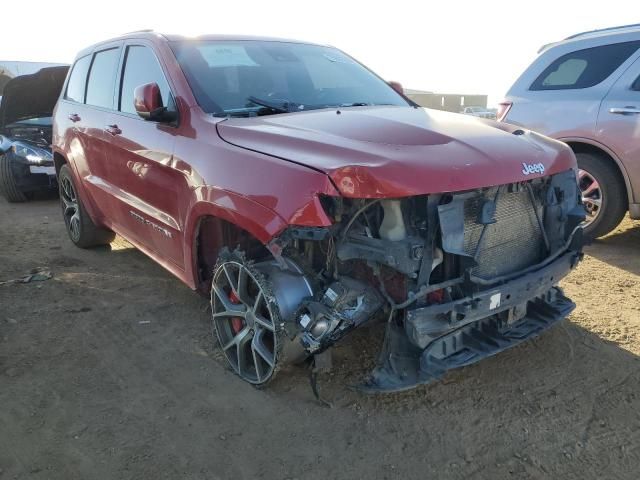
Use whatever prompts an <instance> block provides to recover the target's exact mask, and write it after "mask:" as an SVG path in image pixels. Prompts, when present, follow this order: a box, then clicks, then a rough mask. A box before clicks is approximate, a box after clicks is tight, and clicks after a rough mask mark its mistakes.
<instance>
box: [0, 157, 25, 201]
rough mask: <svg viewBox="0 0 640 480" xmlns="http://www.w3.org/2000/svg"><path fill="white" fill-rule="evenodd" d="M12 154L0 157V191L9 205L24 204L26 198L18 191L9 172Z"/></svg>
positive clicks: (14, 180) (11, 173)
mask: <svg viewBox="0 0 640 480" xmlns="http://www.w3.org/2000/svg"><path fill="white" fill-rule="evenodd" d="M11 160H12V153H11V152H7V153H5V154H4V155H0V190H2V195H3V196H4V198H6V199H7V202H9V203H20V202H26V201H27V196H26V195H25V194H24V193H23V192H21V191H20V189H19V188H18V185H17V184H16V179H15V177H14V176H13V172H12V171H11Z"/></svg>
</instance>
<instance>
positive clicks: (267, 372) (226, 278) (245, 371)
mask: <svg viewBox="0 0 640 480" xmlns="http://www.w3.org/2000/svg"><path fill="white" fill-rule="evenodd" d="M211 309H212V314H213V324H214V329H215V331H216V335H217V337H218V341H219V343H220V347H221V349H222V351H223V352H224V354H225V357H226V358H227V360H228V362H229V364H230V365H231V367H232V368H233V369H234V370H235V372H236V373H237V374H238V375H239V376H240V377H241V378H243V379H244V380H246V381H248V382H250V383H252V384H256V385H260V384H263V383H266V382H268V381H269V380H270V379H271V377H272V376H273V373H274V370H275V367H276V361H277V355H276V352H277V351H278V350H277V347H278V345H277V341H278V340H277V335H276V324H275V322H274V315H273V310H272V307H271V305H270V302H269V296H268V289H267V285H266V280H265V279H264V277H262V275H260V274H259V273H258V272H255V271H252V269H251V268H250V267H249V266H247V265H245V264H244V263H242V262H240V261H235V260H230V261H225V262H223V263H221V264H219V265H218V267H217V268H216V270H215V272H214V275H213V281H212V284H211Z"/></svg>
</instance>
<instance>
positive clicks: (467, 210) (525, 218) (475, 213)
mask: <svg viewBox="0 0 640 480" xmlns="http://www.w3.org/2000/svg"><path fill="white" fill-rule="evenodd" d="M497 190H498V187H494V188H490V189H488V190H486V191H484V192H483V193H482V194H480V195H478V196H477V197H473V198H470V199H468V200H466V201H465V205H464V227H465V228H464V249H465V252H466V253H467V254H468V255H474V254H475V253H476V249H477V248H479V249H478V252H477V255H476V260H477V262H478V265H477V266H476V267H474V268H473V269H472V273H473V274H474V275H476V276H478V277H480V278H483V279H491V278H494V277H497V276H500V275H505V274H509V273H513V272H516V271H518V270H522V269H524V268H527V267H529V266H531V265H534V264H536V263H538V262H540V261H542V260H543V256H544V252H545V245H544V237H543V235H542V231H541V230H540V227H539V225H538V220H537V219H536V213H535V210H534V205H533V203H532V201H531V197H530V195H529V192H528V191H527V190H526V189H524V188H522V189H520V190H518V191H511V192H510V191H509V188H508V186H502V187H501V188H500V193H499V195H498V197H497V200H496V208H495V216H494V218H495V220H496V222H495V223H492V224H488V225H487V226H486V232H485V233H484V235H482V230H483V229H484V228H485V225H483V224H482V223H479V219H480V215H481V210H482V205H483V204H484V203H485V202H486V201H487V200H490V201H493V200H494V199H495V198H496V192H497ZM534 198H535V200H534V202H535V208H536V209H537V210H538V214H539V215H540V218H543V211H544V208H543V206H542V203H541V202H540V200H539V199H538V198H537V196H534ZM481 237H482V241H481V244H480V246H479V247H478V242H479V241H480V238H481Z"/></svg>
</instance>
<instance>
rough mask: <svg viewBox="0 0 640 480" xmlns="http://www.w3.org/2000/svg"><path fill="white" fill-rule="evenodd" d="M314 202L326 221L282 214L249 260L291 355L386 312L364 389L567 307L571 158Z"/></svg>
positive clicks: (517, 337) (577, 251) (515, 336)
mask: <svg viewBox="0 0 640 480" xmlns="http://www.w3.org/2000/svg"><path fill="white" fill-rule="evenodd" d="M321 201H322V204H323V207H324V209H325V211H326V213H327V214H328V216H329V217H330V218H331V219H332V220H333V225H332V226H330V227H322V228H320V227H319V228H316V227H289V228H288V229H287V230H285V231H284V232H283V233H282V234H281V235H280V236H279V237H278V238H276V239H274V240H273V241H272V242H271V243H270V244H269V245H268V248H269V250H270V251H271V253H272V254H273V255H274V257H275V260H273V261H269V262H263V263H260V264H256V265H255V268H256V269H257V270H258V271H260V272H261V274H262V275H264V276H265V277H267V278H269V279H270V280H273V281H271V282H270V284H269V291H270V295H269V297H270V298H271V302H272V304H273V305H276V306H277V307H278V312H279V313H278V322H280V324H281V325H282V327H283V328H282V332H283V334H282V337H283V338H282V340H286V341H287V342H288V343H289V351H290V352H294V353H293V354H288V355H287V358H289V359H293V360H299V359H302V358H305V357H308V356H311V355H317V354H319V353H321V352H323V351H325V350H327V349H328V348H330V347H331V346H332V345H334V344H335V343H336V342H337V341H339V340H340V339H341V338H342V337H344V336H345V335H346V334H348V333H349V332H350V331H352V330H354V329H355V328H358V327H359V326H361V325H363V324H365V323H366V322H370V321H372V320H374V319H384V320H386V321H388V324H387V329H386V334H385V335H386V338H385V340H384V342H383V347H382V352H381V354H380V357H379V362H378V365H377V367H376V368H375V369H374V371H373V372H372V374H371V376H370V378H369V379H367V381H366V383H365V384H364V385H363V386H362V388H363V390H366V391H398V390H403V389H408V388H411V387H414V386H416V385H418V384H423V383H428V382H430V381H433V380H435V379H437V378H439V377H440V376H441V375H442V374H443V373H444V372H446V371H447V370H449V369H452V368H456V367H460V366H463V365H468V364H470V363H474V362H476V361H478V360H480V359H482V358H484V357H487V356H489V355H493V354H495V353H498V352H500V351H502V350H504V349H506V348H509V347H511V346H513V345H516V344H517V343H519V342H522V341H523V340H526V339H528V338H531V337H532V336H535V335H538V334H539V333H541V332H542V331H544V330H546V329H547V328H549V327H550V326H551V325H553V324H554V323H556V322H558V321H559V320H561V319H563V318H565V317H566V316H567V315H568V314H569V313H570V312H571V311H572V309H573V308H574V306H575V305H574V304H573V302H571V301H570V300H569V299H568V298H566V297H565V296H564V295H563V293H562V290H561V289H560V288H558V287H557V286H556V285H557V283H558V282H559V281H560V279H562V278H563V277H564V276H565V275H567V273H568V272H569V271H570V270H571V269H572V268H574V267H575V266H576V264H577V263H578V261H579V260H580V259H581V258H582V228H581V226H580V224H581V222H582V221H583V219H584V211H583V208H582V205H581V204H580V196H579V192H578V187H577V184H576V179H575V172H574V171H573V170H568V171H565V172H562V173H559V174H555V175H552V176H548V177H544V178H537V179H533V180H528V181H525V182H517V183H511V184H507V185H500V186H496V187H488V188H482V189H477V190H472V191H465V192H459V193H444V194H435V195H434V194H431V195H421V196H414V197H407V198H401V199H373V200H371V199H368V200H354V199H346V198H341V197H328V196H324V197H322V198H321ZM237 283H238V284H239V285H240V283H241V282H240V280H238V282H237ZM214 311H215V309H214ZM280 341H281V340H280V339H276V338H275V337H274V338H273V340H270V341H269V342H266V344H269V345H272V346H273V345H275V344H276V342H280ZM273 348H275V347H273ZM267 350H268V348H267ZM271 360H272V361H273V362H274V363H275V362H276V361H278V357H277V355H275V354H274V355H273V356H272V357H271ZM258 363H259V362H258ZM268 363H269V362H267V363H265V365H264V366H265V368H266V367H267V366H268V365H267V364H268ZM238 365H239V363H238ZM260 368H262V367H258V365H257V363H256V367H255V369H256V371H258V370H259V369H260ZM265 371H266V370H265ZM258 377H260V375H258ZM254 383H261V382H254Z"/></svg>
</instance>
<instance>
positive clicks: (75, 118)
mask: <svg viewBox="0 0 640 480" xmlns="http://www.w3.org/2000/svg"><path fill="white" fill-rule="evenodd" d="M69 120H71V121H72V122H73V123H76V122H79V121H80V120H81V118H80V115H78V114H77V113H70V114H69Z"/></svg>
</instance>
